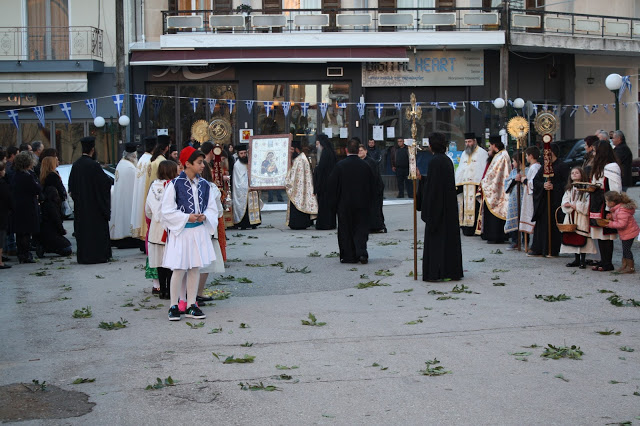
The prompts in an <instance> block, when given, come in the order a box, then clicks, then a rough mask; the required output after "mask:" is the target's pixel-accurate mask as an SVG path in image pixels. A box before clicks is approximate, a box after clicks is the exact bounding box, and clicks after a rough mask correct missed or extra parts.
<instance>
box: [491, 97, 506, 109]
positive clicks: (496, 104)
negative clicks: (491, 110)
mask: <svg viewBox="0 0 640 426" xmlns="http://www.w3.org/2000/svg"><path fill="white" fill-rule="evenodd" d="M493 106H494V107H495V108H496V109H502V108H504V99H502V98H496V99H495V100H494V101H493Z"/></svg>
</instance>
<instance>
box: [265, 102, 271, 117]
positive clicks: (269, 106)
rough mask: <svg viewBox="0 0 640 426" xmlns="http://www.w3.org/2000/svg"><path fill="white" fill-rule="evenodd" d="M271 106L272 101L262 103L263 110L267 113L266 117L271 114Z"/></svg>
mask: <svg viewBox="0 0 640 426" xmlns="http://www.w3.org/2000/svg"><path fill="white" fill-rule="evenodd" d="M271 105H273V102H272V101H264V109H265V111H267V117H268V116H269V114H270V113H271Z"/></svg>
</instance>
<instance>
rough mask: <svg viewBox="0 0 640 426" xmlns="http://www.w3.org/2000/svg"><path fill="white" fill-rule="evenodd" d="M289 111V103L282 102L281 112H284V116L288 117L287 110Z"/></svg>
mask: <svg viewBox="0 0 640 426" xmlns="http://www.w3.org/2000/svg"><path fill="white" fill-rule="evenodd" d="M290 109H291V102H283V103H282V112H284V116H285V117H286V116H287V115H289V110H290Z"/></svg>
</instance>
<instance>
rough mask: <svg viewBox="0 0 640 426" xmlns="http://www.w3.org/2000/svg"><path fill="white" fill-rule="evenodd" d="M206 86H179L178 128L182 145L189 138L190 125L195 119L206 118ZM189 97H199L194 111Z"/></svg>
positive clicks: (184, 144) (187, 141)
mask: <svg viewBox="0 0 640 426" xmlns="http://www.w3.org/2000/svg"><path fill="white" fill-rule="evenodd" d="M205 89H206V87H205V86H203V85H197V86H180V87H179V90H180V94H179V96H180V99H179V105H180V129H179V132H181V136H182V137H181V140H182V144H183V146H186V145H187V144H188V143H189V141H190V138H191V126H192V125H193V123H195V122H196V121H197V120H206V119H207V108H208V106H207V101H206V100H205V99H204V98H206V96H207V94H206V90H205ZM191 98H199V100H198V104H197V106H196V110H195V112H194V110H193V105H192V104H191Z"/></svg>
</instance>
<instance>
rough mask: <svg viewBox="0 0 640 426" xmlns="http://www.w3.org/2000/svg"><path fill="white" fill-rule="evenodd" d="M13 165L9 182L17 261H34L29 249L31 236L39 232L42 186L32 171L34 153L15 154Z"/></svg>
mask: <svg viewBox="0 0 640 426" xmlns="http://www.w3.org/2000/svg"><path fill="white" fill-rule="evenodd" d="M13 166H14V168H15V175H14V176H13V180H12V182H11V190H12V197H13V205H14V214H13V231H14V232H15V234H16V243H17V246H18V261H19V262H20V263H35V261H34V260H33V256H32V255H31V252H30V251H29V250H30V246H31V236H32V235H34V234H38V232H40V214H39V207H38V196H39V195H40V193H41V191H42V188H41V187H40V184H39V183H38V181H37V180H36V178H35V174H34V173H33V167H34V166H35V158H34V155H33V154H32V153H31V152H29V151H23V152H21V153H20V154H18V155H16V158H15V161H14V163H13Z"/></svg>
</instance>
